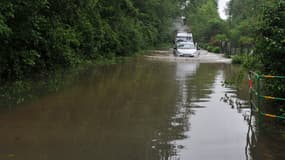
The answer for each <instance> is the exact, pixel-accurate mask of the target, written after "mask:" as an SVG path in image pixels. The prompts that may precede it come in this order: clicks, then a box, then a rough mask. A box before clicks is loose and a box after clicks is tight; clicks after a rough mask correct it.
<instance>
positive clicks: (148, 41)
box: [0, 0, 179, 83]
mask: <svg viewBox="0 0 285 160" xmlns="http://www.w3.org/2000/svg"><path fill="white" fill-rule="evenodd" d="M178 11H179V5H178V2H176V1H175V0H144V1H141V0H107V1H106V0H95V1H94V0H80V1H77V0H69V1H65V0H20V1H13V0H2V1H1V2H0V42H1V45H0V77H1V78H0V80H1V82H2V83H4V82H7V81H15V80H21V79H23V78H26V77H30V76H31V75H33V74H35V73H49V72H50V71H55V70H58V69H61V68H69V67H72V66H76V65H77V64H80V63H84V62H86V61H90V60H91V61H93V60H96V61H98V60H99V61H102V60H104V59H106V58H107V59H112V58H114V57H119V56H127V55H133V54H135V53H136V52H138V51H140V50H143V49H147V48H151V47H155V46H157V45H159V44H160V43H162V42H163V43H165V42H167V41H171V38H172V37H171V36H172V35H171V31H170V29H171V26H172V22H173V19H174V18H176V17H177V13H178Z"/></svg>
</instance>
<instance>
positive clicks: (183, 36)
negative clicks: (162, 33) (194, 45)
mask: <svg viewBox="0 0 285 160" xmlns="http://www.w3.org/2000/svg"><path fill="white" fill-rule="evenodd" d="M181 41H190V42H193V35H192V33H189V32H178V33H177V34H176V37H175V43H177V42H181Z"/></svg>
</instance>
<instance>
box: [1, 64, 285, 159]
mask: <svg viewBox="0 0 285 160" xmlns="http://www.w3.org/2000/svg"><path fill="white" fill-rule="evenodd" d="M235 74H237V68H236V67H234V66H232V65H231V64H224V63H199V62H195V61H179V62H178V61H164V60H157V59H149V58H138V59H132V60H128V61H126V62H124V63H122V64H116V65H110V66H101V67H96V68H91V69H88V70H87V71H85V72H84V74H82V75H81V80H80V81H78V82H76V83H75V84H73V85H72V86H70V87H68V88H64V89H62V90H60V91H59V92H57V93H54V94H50V95H47V96H44V97H42V98H39V99H37V100H34V101H33V102H29V103H25V104H22V105H18V106H16V107H15V108H14V109H12V110H10V111H5V112H4V111H3V112H1V113H0V159H5V160H6V159H15V160H65V159H66V160H78V159H82V160H89V159H90V160H91V159H92V160H94V159H96V160H172V159H173V160H188V159H193V160H207V159H209V160H210V159H211V160H214V159H216V160H221V159H231V160H233V159H236V160H241V159H256V160H257V159H258V160H260V159H284V157H285V156H284V154H283V153H282V151H284V150H285V149H284V145H283V144H284V142H285V141H284V132H283V131H282V130H281V129H280V128H282V127H278V126H277V125H275V127H274V128H271V129H268V130H266V131H264V130H259V129H258V127H257V124H256V120H255V117H254V116H253V117H250V112H249V111H250V109H249V106H248V103H247V97H248V94H247V91H248V90H247V89H246V82H245V83H242V85H241V86H240V87H226V86H224V85H223V84H224V83H223V82H224V81H225V79H227V78H230V77H233V76H234V75H235ZM237 88H238V89H237ZM250 121H251V122H250ZM249 122H250V123H249ZM249 124H250V125H249ZM282 134H283V137H282Z"/></svg>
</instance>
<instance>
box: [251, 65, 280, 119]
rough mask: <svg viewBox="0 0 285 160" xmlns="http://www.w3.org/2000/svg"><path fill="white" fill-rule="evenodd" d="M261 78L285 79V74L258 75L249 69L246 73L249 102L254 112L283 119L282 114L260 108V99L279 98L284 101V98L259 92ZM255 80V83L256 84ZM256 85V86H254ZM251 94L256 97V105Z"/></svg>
mask: <svg viewBox="0 0 285 160" xmlns="http://www.w3.org/2000/svg"><path fill="white" fill-rule="evenodd" d="M262 79H285V76H272V75H259V74H257V73H256V72H252V71H250V72H249V74H248V80H249V92H250V104H251V105H252V106H253V109H254V111H255V112H258V114H259V115H260V116H265V117H271V118H277V119H285V116H284V115H275V114H270V113H265V112H263V111H262V109H261V103H262V100H279V101H285V98H280V97H274V96H269V95H262V94H261V82H260V81H261V80H262ZM255 82H256V83H257V84H256V86H254V85H255ZM255 87H256V88H255ZM253 96H255V97H256V98H257V105H256V104H255V103H254V100H253Z"/></svg>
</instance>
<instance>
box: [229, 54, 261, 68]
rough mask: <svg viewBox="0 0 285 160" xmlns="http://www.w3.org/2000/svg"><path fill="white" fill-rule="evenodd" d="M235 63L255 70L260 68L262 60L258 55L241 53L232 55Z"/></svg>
mask: <svg viewBox="0 0 285 160" xmlns="http://www.w3.org/2000/svg"><path fill="white" fill-rule="evenodd" d="M232 63H233V64H241V65H242V66H243V67H244V68H246V69H250V70H255V69H260V67H261V62H260V59H259V58H258V56H256V55H252V54H239V55H234V56H232Z"/></svg>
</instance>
